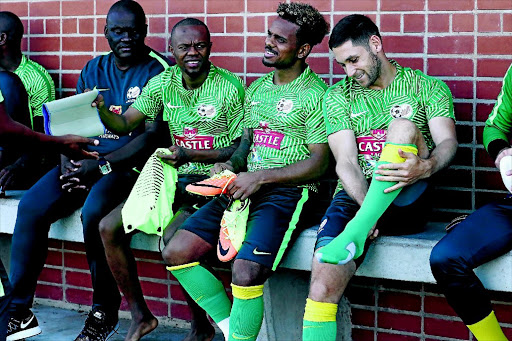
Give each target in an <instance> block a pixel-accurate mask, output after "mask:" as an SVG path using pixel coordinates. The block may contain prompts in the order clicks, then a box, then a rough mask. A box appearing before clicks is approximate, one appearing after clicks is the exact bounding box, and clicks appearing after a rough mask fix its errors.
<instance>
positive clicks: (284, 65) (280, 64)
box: [261, 56, 298, 70]
mask: <svg viewBox="0 0 512 341" xmlns="http://www.w3.org/2000/svg"><path fill="white" fill-rule="evenodd" d="M297 59H298V58H297V56H294V57H293V58H292V59H290V60H279V61H276V62H269V61H267V60H266V59H265V58H263V59H262V60H261V62H262V63H263V65H265V66H266V67H273V68H276V69H278V70H283V69H289V68H290V67H292V65H293V64H295V62H296V61H297Z"/></svg>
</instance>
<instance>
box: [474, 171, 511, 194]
mask: <svg viewBox="0 0 512 341" xmlns="http://www.w3.org/2000/svg"><path fill="white" fill-rule="evenodd" d="M475 188H481V189H495V190H503V189H505V187H504V186H503V182H502V180H501V175H500V174H499V173H498V172H497V171H494V169H493V170H492V171H491V172H487V171H476V172H475Z"/></svg>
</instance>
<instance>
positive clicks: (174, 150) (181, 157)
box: [157, 145, 190, 168]
mask: <svg viewBox="0 0 512 341" xmlns="http://www.w3.org/2000/svg"><path fill="white" fill-rule="evenodd" d="M157 156H158V157H159V158H160V160H162V161H163V162H165V163H166V164H168V165H171V166H173V167H174V168H178V167H179V166H181V165H183V164H185V163H187V162H189V161H190V157H189V155H188V149H186V148H183V147H178V146H176V145H174V146H170V147H169V153H163V152H158V153H157Z"/></svg>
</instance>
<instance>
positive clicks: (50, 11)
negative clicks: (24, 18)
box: [29, 1, 60, 17]
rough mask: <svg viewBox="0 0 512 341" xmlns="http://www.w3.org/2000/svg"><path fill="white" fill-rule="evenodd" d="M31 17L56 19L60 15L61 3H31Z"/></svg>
mask: <svg viewBox="0 0 512 341" xmlns="http://www.w3.org/2000/svg"><path fill="white" fill-rule="evenodd" d="M29 6H30V16H31V17H54V16H59V15H60V1H37V2H30V4H29Z"/></svg>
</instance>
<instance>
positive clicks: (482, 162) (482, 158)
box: [475, 149, 495, 168]
mask: <svg viewBox="0 0 512 341" xmlns="http://www.w3.org/2000/svg"><path fill="white" fill-rule="evenodd" d="M475 159H476V163H475V165H476V166H477V167H490V168H494V167H495V165H494V160H493V159H491V157H490V156H489V154H487V151H485V149H477V150H476V157H475Z"/></svg>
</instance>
